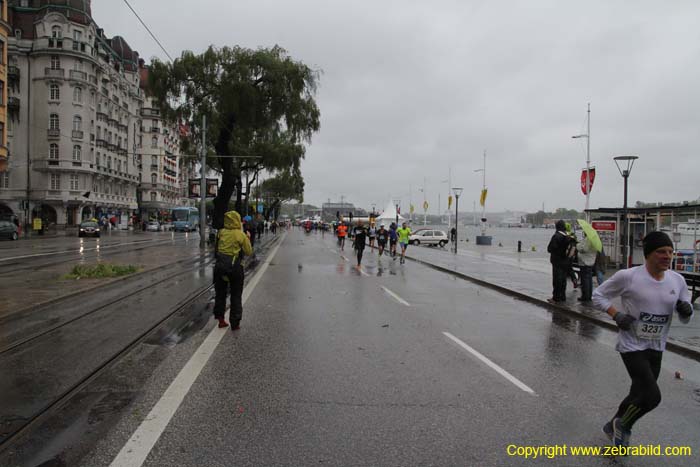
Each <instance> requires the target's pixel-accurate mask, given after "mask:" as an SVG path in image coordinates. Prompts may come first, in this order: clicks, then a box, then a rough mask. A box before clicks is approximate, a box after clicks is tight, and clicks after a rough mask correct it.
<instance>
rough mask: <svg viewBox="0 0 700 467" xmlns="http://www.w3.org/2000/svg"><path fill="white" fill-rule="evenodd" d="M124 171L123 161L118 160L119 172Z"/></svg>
mask: <svg viewBox="0 0 700 467" xmlns="http://www.w3.org/2000/svg"><path fill="white" fill-rule="evenodd" d="M121 171H122V161H117V172H121Z"/></svg>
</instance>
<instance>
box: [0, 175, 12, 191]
mask: <svg viewBox="0 0 700 467" xmlns="http://www.w3.org/2000/svg"><path fill="white" fill-rule="evenodd" d="M0 188H10V172H0Z"/></svg>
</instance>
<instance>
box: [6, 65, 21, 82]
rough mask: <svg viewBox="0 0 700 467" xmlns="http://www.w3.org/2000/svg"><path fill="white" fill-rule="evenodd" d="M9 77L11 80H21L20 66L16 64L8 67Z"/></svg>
mask: <svg viewBox="0 0 700 467" xmlns="http://www.w3.org/2000/svg"><path fill="white" fill-rule="evenodd" d="M7 79H8V80H9V81H19V67H16V66H14V65H10V66H9V67H7Z"/></svg>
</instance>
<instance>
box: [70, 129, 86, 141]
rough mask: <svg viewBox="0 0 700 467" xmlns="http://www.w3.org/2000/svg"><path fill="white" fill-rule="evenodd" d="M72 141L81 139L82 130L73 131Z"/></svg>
mask: <svg viewBox="0 0 700 467" xmlns="http://www.w3.org/2000/svg"><path fill="white" fill-rule="evenodd" d="M71 136H72V137H73V139H83V131H82V130H73V133H72V134H71Z"/></svg>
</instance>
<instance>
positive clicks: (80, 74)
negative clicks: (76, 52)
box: [69, 70, 88, 83]
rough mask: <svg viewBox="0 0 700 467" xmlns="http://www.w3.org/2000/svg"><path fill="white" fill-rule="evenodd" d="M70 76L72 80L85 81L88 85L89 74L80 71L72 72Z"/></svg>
mask: <svg viewBox="0 0 700 467" xmlns="http://www.w3.org/2000/svg"><path fill="white" fill-rule="evenodd" d="M69 76H70V79H76V80H79V81H84V82H86V83H87V80H88V79H87V73H85V72H84V71H80V70H70V74H69Z"/></svg>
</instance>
